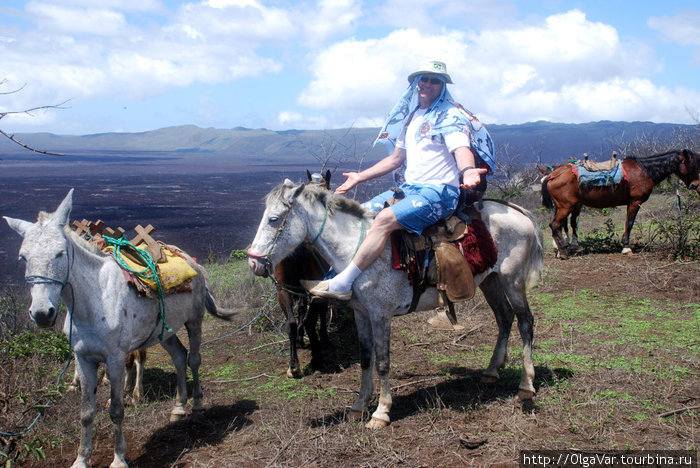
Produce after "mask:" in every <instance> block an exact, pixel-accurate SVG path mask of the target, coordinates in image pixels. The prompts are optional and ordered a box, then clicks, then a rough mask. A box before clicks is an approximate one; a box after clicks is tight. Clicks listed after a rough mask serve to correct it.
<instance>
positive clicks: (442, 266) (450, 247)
mask: <svg viewBox="0 0 700 468" xmlns="http://www.w3.org/2000/svg"><path fill="white" fill-rule="evenodd" d="M435 262H436V263H437V277H438V278H437V285H436V287H437V289H438V290H440V291H445V293H446V294H447V298H448V299H449V300H450V302H461V301H466V300H467V299H471V298H472V297H474V292H475V289H476V288H475V286H474V276H473V275H472V270H471V268H469V264H468V263H467V261H466V259H465V258H464V256H463V255H462V253H461V252H460V251H459V249H458V248H457V247H455V246H454V244H451V243H449V242H440V243H438V244H436V245H435Z"/></svg>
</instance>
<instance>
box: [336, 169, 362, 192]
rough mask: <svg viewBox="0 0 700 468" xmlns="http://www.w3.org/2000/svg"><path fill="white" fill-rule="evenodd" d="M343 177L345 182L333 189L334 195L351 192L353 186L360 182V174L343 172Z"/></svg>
mask: <svg viewBox="0 0 700 468" xmlns="http://www.w3.org/2000/svg"><path fill="white" fill-rule="evenodd" d="M343 177H347V178H346V179H345V182H343V183H342V185H340V186H339V187H338V188H336V189H335V193H345V192H347V191H349V190H352V188H353V187H354V186H356V185H357V184H359V183H360V182H361V180H360V174H359V173H357V172H343Z"/></svg>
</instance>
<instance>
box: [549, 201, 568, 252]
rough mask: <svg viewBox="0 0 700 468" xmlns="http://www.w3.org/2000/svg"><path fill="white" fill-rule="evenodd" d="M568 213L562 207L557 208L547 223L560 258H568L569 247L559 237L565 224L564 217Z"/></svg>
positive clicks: (561, 237)
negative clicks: (550, 220)
mask: <svg viewBox="0 0 700 468" xmlns="http://www.w3.org/2000/svg"><path fill="white" fill-rule="evenodd" d="M569 211H570V209H569V210H567V209H565V208H564V207H560V206H557V208H556V211H555V212H554V218H553V219H552V222H551V223H549V227H550V229H551V230H552V237H553V238H554V242H555V243H556V244H557V249H558V250H559V257H560V258H568V257H569V246H568V244H567V242H566V241H565V240H564V237H563V236H562V235H561V229H562V226H563V223H566V217H567V216H568V215H569Z"/></svg>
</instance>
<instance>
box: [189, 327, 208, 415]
mask: <svg viewBox="0 0 700 468" xmlns="http://www.w3.org/2000/svg"><path fill="white" fill-rule="evenodd" d="M185 328H187V338H188V339H189V342H190V352H189V356H188V357H187V364H188V365H189V367H190V371H192V412H196V411H204V395H203V393H202V385H201V384H200V382H199V366H200V365H201V364H202V355H201V353H200V352H199V349H200V347H201V346H202V316H201V315H200V316H199V317H197V318H195V319H193V320H192V321H189V322H185ZM186 380H187V375H186V374H185V381H186ZM185 399H187V396H185Z"/></svg>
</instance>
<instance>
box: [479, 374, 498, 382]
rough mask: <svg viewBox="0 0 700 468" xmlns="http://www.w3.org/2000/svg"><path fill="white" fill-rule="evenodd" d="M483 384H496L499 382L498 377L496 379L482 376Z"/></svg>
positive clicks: (491, 376) (490, 376)
mask: <svg viewBox="0 0 700 468" xmlns="http://www.w3.org/2000/svg"><path fill="white" fill-rule="evenodd" d="M481 382H482V383H485V384H495V383H496V382H498V377H497V376H496V377H494V376H493V375H482V376H481Z"/></svg>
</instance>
